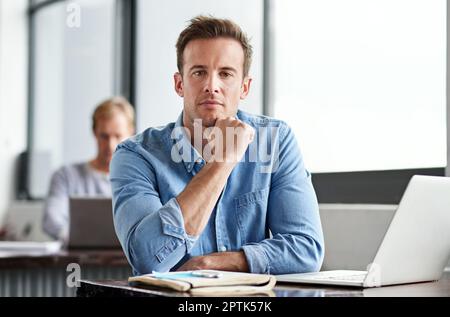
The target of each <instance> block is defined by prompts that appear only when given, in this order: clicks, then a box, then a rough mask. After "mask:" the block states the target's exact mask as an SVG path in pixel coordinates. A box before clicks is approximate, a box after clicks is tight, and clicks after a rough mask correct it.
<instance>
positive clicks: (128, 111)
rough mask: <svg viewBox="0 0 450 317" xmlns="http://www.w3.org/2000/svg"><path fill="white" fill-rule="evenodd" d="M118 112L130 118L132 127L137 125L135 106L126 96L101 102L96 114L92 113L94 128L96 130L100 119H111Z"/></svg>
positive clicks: (129, 122)
mask: <svg viewBox="0 0 450 317" xmlns="http://www.w3.org/2000/svg"><path fill="white" fill-rule="evenodd" d="M118 112H121V113H123V114H124V115H125V117H126V118H127V120H128V124H129V125H130V127H132V128H133V129H134V127H135V115H134V108H133V107H132V106H131V104H130V103H129V102H128V100H127V99H125V98H124V97H120V96H117V97H112V98H110V99H107V100H105V101H103V102H102V103H100V104H99V105H98V106H97V108H95V111H94V114H93V115H92V129H93V131H94V132H95V128H96V127H97V122H98V120H100V119H110V118H112V117H113V116H114V115H115V114H117V113H118Z"/></svg>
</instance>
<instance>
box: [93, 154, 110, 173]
mask: <svg viewBox="0 0 450 317" xmlns="http://www.w3.org/2000/svg"><path fill="white" fill-rule="evenodd" d="M89 166H90V167H92V168H93V169H94V170H96V171H98V172H102V173H106V174H109V164H106V162H103V161H102V160H100V159H99V158H98V157H97V158H95V159H94V160H92V161H90V162H89Z"/></svg>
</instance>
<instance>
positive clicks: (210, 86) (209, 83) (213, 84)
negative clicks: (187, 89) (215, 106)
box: [205, 75, 219, 94]
mask: <svg viewBox="0 0 450 317" xmlns="http://www.w3.org/2000/svg"><path fill="white" fill-rule="evenodd" d="M205 92H206V93H210V94H218V93H219V80H218V79H217V78H216V76H215V75H210V76H208V78H207V80H206V86H205Z"/></svg>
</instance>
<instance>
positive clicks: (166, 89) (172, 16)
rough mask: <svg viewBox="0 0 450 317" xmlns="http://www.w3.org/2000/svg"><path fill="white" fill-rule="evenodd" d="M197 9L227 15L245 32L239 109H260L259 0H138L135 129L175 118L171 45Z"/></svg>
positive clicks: (179, 106)
mask: <svg viewBox="0 0 450 317" xmlns="http://www.w3.org/2000/svg"><path fill="white" fill-rule="evenodd" d="M199 14H212V15H214V16H215V17H218V18H230V19H232V20H234V21H235V22H236V23H238V24H239V25H240V26H241V27H242V29H243V30H244V31H245V32H246V33H247V34H248V35H249V36H250V37H251V43H252V45H253V48H254V59H253V64H252V68H251V70H250V75H251V76H252V77H253V82H252V88H251V92H250V95H249V97H248V98H247V99H246V100H245V101H244V102H242V103H241V107H240V108H241V109H243V110H246V111H249V112H252V113H257V114H260V113H262V79H263V78H262V75H263V72H262V65H263V1H261V0H246V1H241V0H227V1H221V2H219V1H207V0H189V1H185V0H153V1H149V0H140V1H138V28H137V29H138V35H137V36H138V37H137V41H138V48H137V52H138V53H137V98H136V99H137V100H136V106H137V115H138V120H137V127H138V130H139V132H140V131H142V130H144V129H146V128H148V127H150V126H159V125H165V124H167V123H169V122H173V121H175V120H176V119H177V117H178V115H179V114H180V112H181V110H182V109H183V101H182V99H181V98H180V97H179V96H178V95H176V93H175V91H174V88H173V74H174V73H175V72H176V71H177V64H176V52H175V44H176V41H177V39H178V35H179V34H180V32H181V31H182V30H183V29H184V28H185V27H186V26H187V22H188V21H189V20H190V19H191V18H193V17H194V16H196V15H199Z"/></svg>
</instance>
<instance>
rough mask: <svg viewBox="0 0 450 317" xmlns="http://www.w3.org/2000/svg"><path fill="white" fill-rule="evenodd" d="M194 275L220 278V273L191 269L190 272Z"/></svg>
mask: <svg viewBox="0 0 450 317" xmlns="http://www.w3.org/2000/svg"><path fill="white" fill-rule="evenodd" d="M191 274H192V275H193V276H195V277H205V278H220V277H222V273H219V272H211V271H192V273H191Z"/></svg>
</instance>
